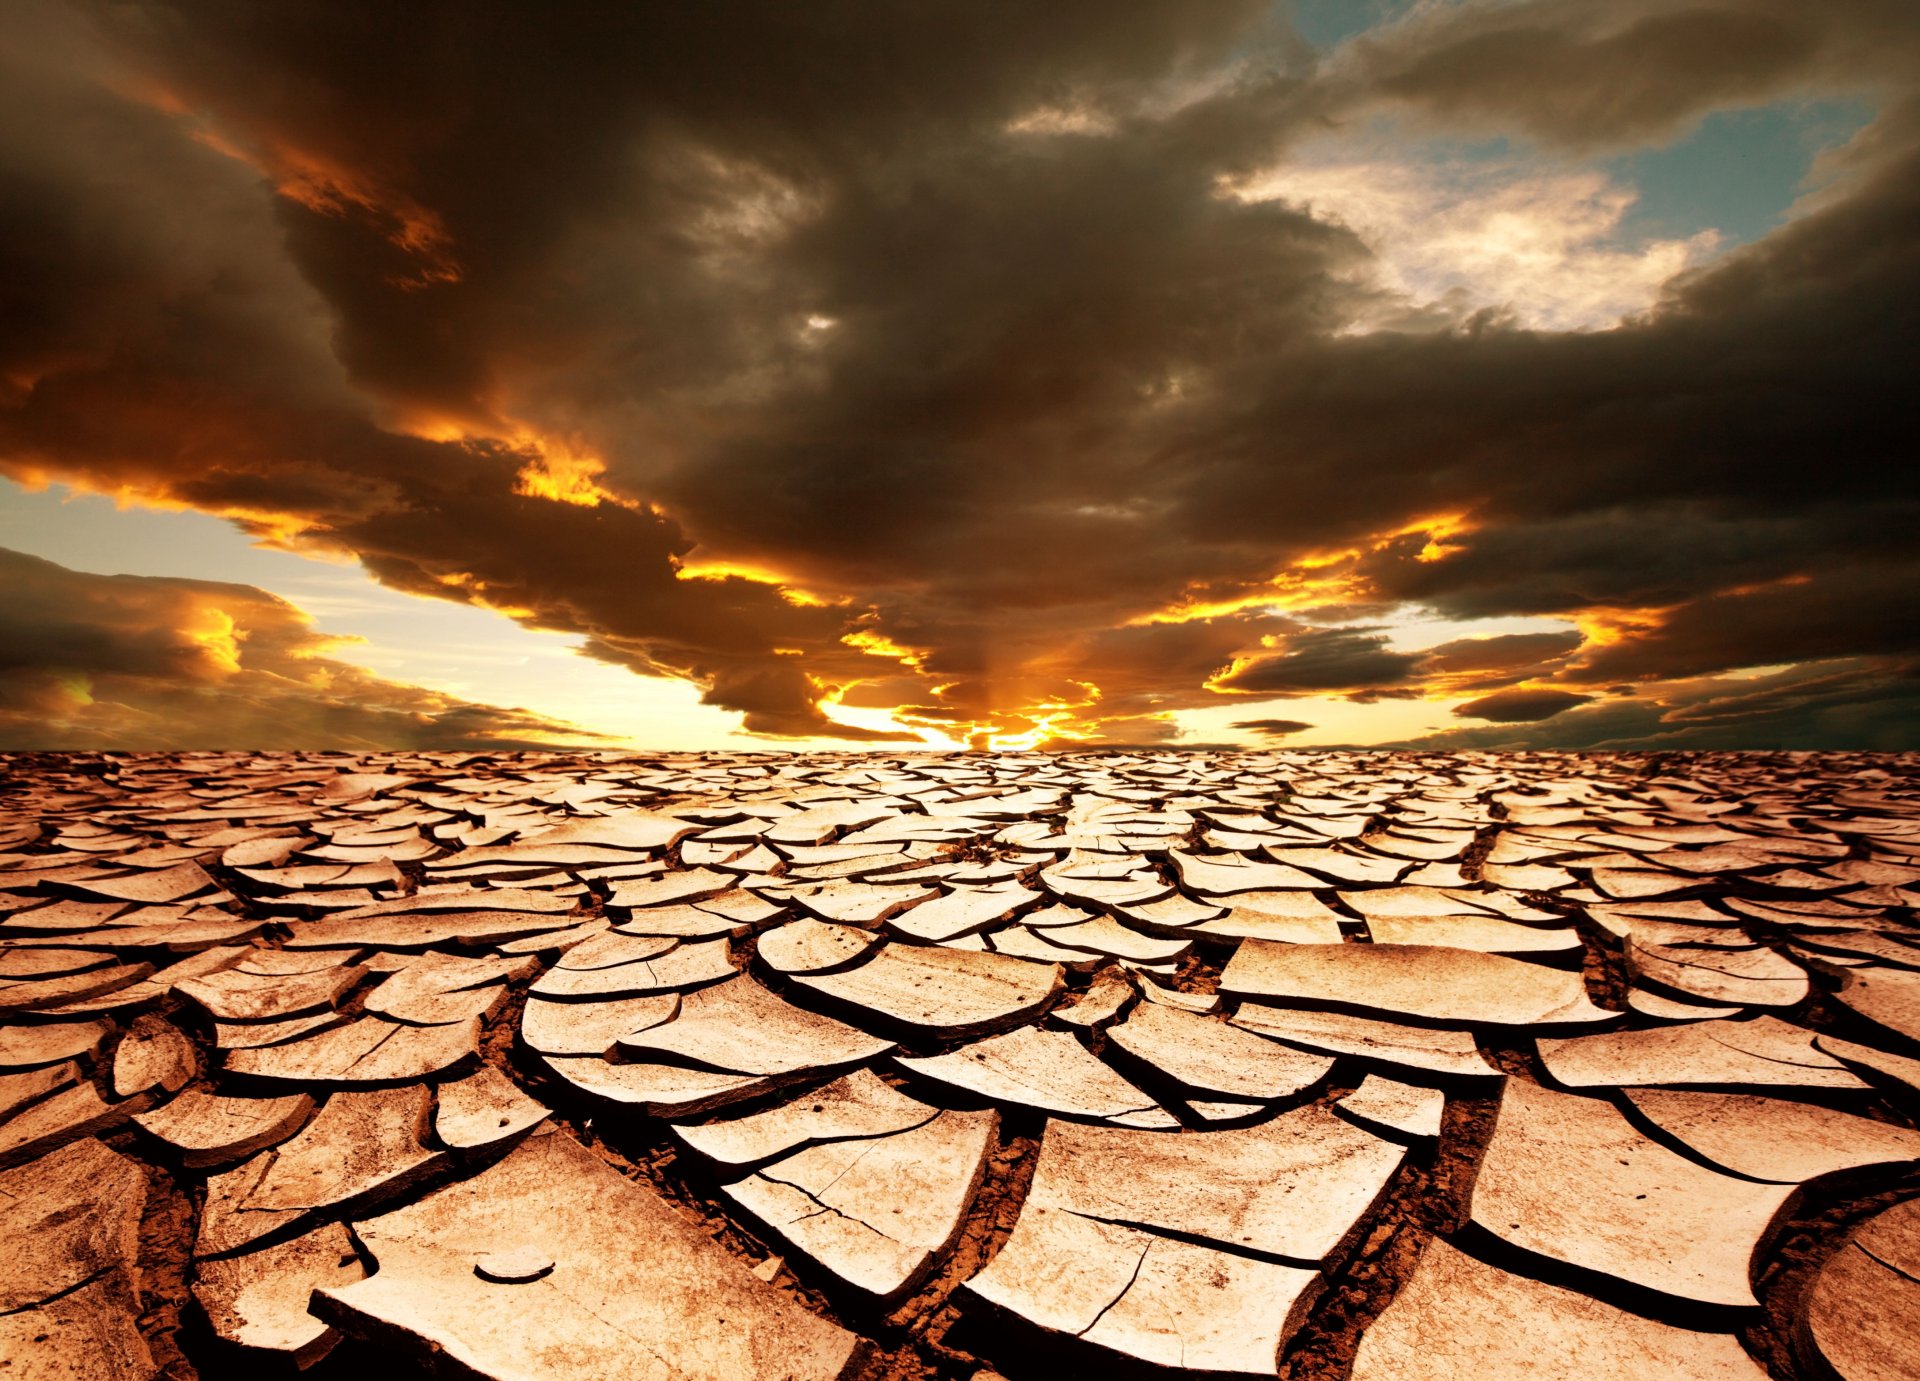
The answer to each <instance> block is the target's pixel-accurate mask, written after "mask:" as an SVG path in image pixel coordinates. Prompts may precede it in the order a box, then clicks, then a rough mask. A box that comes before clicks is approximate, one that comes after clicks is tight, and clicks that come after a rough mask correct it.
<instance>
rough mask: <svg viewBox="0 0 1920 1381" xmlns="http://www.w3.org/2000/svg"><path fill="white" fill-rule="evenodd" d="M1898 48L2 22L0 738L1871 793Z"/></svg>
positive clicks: (1901, 483)
mask: <svg viewBox="0 0 1920 1381" xmlns="http://www.w3.org/2000/svg"><path fill="white" fill-rule="evenodd" d="M1916 74H1920V8H1916V7H1915V6H1913V5H1912V4H1911V3H1910V0H1826V3H1822V4H1820V5H1806V4H1803V3H1794V2H1793V0H1714V3H1698V4H1695V3H1688V0H1616V2H1615V3H1611V4H1607V5H1594V4H1591V3H1586V2H1585V0H1298V2H1297V3H1292V4H1285V3H1283V4H1275V3H1271V2H1270V0H1184V2H1183V3H1180V4H1165V3H1150V2H1148V0H1139V2H1137V3H1136V2H1135V0H1054V2H1053V3H1050V4H1048V5H1045V6H1033V5H1027V4H1014V3H1007V2H1004V0H955V2H954V3H939V2H937V0H929V3H925V4H916V5H912V6H864V5H850V4H817V5H807V6H794V5H791V4H783V3H775V2H774V0H759V2H758V3H749V2H748V0H731V2H730V3H714V4H709V5H702V6H629V7H607V6H602V5H567V4H554V5H545V6H536V7H528V6H524V5H518V4H509V3H504V2H503V0H465V2H464V3H459V4H454V3H451V2H450V0H449V2H448V3H423V4H420V5H410V6H392V5H385V4H377V3H371V2H367V3H355V0H326V3H320V0H279V3H276V4H275V5H273V6H270V7H261V6H258V5H255V4H251V3H241V0H168V2H164V3H163V2H162V0H114V2H113V3H106V0H16V3H15V4H14V5H12V6H10V7H9V22H8V24H7V25H6V26H5V29H4V32H0V582H4V586H3V587H0V593H4V595H5V598H4V599H0V748H19V749H24V748H70V749H105V748H114V749H168V748H171V749H183V748H259V749H275V748H345V749H372V748H434V749H450V750H458V749H473V750H492V749H498V748H514V747H540V746H552V745H578V746H583V747H607V748H617V747H633V746H638V747H657V748H674V749H687V748H784V747H793V748H807V749H814V748H880V749H899V748H902V747H906V748H936V749H940V748H957V747H976V748H1027V747H1035V746H1041V747H1069V746H1076V745H1096V746H1097V745H1116V746H1170V747H1182V746H1185V747H1200V746H1213V745H1235V746H1248V747H1259V746H1275V745H1284V746H1288V747H1294V746H1302V747H1314V746H1367V747H1421V748H1436V749H1456V748H1481V749H1494V750H1510V749H1528V748H1579V749H1586V748H1601V749H1608V748H1675V749H1687V748H1702V749H1711V748H1794V749H1820V748H1887V749H1899V748H1911V747H1915V746H1920V743H1917V742H1916V740H1920V733H1916V727H1917V726H1920V655H1917V653H1920V569H1917V567H1920V554H1917V553H1920V545H1917V544H1916V543H1915V542H1914V541H1913V538H1912V533H1913V531H1914V528H1915V519H1916V516H1920V495H1917V494H1916V485H1915V468H1916V467H1915V465H1914V463H1913V461H1912V459H1911V449H1912V442H1911V435H1912V429H1913V425H1914V421H1915V414H1914V404H1913V401H1912V400H1913V399H1914V398H1916V397H1920V381H1916V379H1915V377H1914V376H1915V373H1916V369H1915V364H1914V360H1915V354H1916V352H1915V350H1914V344H1915V339H1916V333H1915V331H1914V324H1915V322H1914V318H1915V315H1916V309H1917V304H1920V235H1916V231H1917V230H1920V166H1916V165H1920V76H1916Z"/></svg>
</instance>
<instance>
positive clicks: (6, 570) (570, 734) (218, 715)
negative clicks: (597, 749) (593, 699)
mask: <svg viewBox="0 0 1920 1381" xmlns="http://www.w3.org/2000/svg"><path fill="white" fill-rule="evenodd" d="M333 646H334V643H333V640H331V639H329V638H326V637H323V636H321V635H319V634H317V633H315V632H314V631H313V628H312V626H311V624H310V623H309V621H308V619H307V617H306V615H304V614H302V613H301V612H300V611H299V610H298V609H296V608H294V607H293V606H292V605H290V604H288V603H287V602H286V601H284V600H281V599H277V598H275V597H274V596H273V595H270V594H268V593H267V592H266V591H264V590H257V589H254V588H253V587H252V586H249V585H227V584H221V583H217V582H214V581H207V580H175V579H163V578H159V577H153V576H103V575H85V574H82V573H80V572H77V571H70V570H68V569H66V568H65V567H64V566H58V565H55V564H54V563H53V562H51V561H43V560H41V559H39V558H38V557H33V556H23V555H21V554H19V553H17V552H11V551H6V550H0V748H3V749H6V750H17V749H33V748H67V747H71V746H73V745H74V744H76V743H86V744H89V745H92V746H95V747H99V748H117V749H190V748H219V747H224V746H228V745H231V744H234V743H245V744H247V745H249V746H251V747H256V748H261V749H295V748H305V749H336V748H338V749H365V748H376V747H398V748H420V749H458V748H524V747H538V746H541V745H542V744H545V745H552V744H554V743H556V742H571V743H580V742H582V741H590V740H591V739H592V738H593V737H594V736H593V735H591V734H586V733H583V732H582V731H581V730H580V729H578V728H575V727H574V726H572V725H568V724H562V723H558V722H556V721H553V720H549V719H545V718H542V717H541V716H539V715H535V714H530V713H528V712H527V711H525V710H515V709H503V708H500V707H498V706H493V705H480V704H475V703H473V702H472V701H468V700H462V699H460V698H458V697H456V696H451V695H443V694H440V693H438V692H434V691H426V690H422V689H420V688H419V687H417V686H407V685H400V684H396V683H394V682H391V681H386V680H383V679H381V678H380V677H378V676H374V675H372V674H371V673H369V672H367V671H364V670H362V669H361V668H359V667H355V666H351V665H349V664H348V663H345V662H342V661H339V660H337V659H334V658H331V657H328V656H326V655H325V654H326V653H327V652H328V651H329V650H330V649H331V648H332V647H333Z"/></svg>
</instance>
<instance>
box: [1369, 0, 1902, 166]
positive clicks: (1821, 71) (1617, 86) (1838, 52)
mask: <svg viewBox="0 0 1920 1381" xmlns="http://www.w3.org/2000/svg"><path fill="white" fill-rule="evenodd" d="M1915 56H1916V42H1915V32H1914V24H1913V12H1912V9H1911V7H1910V6H1908V5H1906V4H1905V3H1903V0H1831V3H1823V4H1819V5H1807V4H1801V3H1798V0H1742V3H1734V4H1729V3H1724V0H1710V2H1709V3H1699V4H1688V3H1677V4H1676V3H1674V0H1612V3H1609V4H1605V5H1594V4H1589V3H1586V0H1519V3H1514V4H1460V5H1438V6H1432V7H1423V8H1422V9H1420V10H1418V11H1416V12H1415V13H1414V14H1413V15H1412V16H1411V17H1410V18H1409V19H1407V20H1405V21H1403V22H1401V23H1399V24H1396V25H1393V26H1391V27H1389V28H1387V29H1385V30H1381V31H1378V32H1376V33H1373V34H1369V35H1364V36H1362V37H1361V38H1359V39H1358V40H1356V41H1355V42H1354V43H1353V44H1352V45H1351V46H1350V48H1349V49H1347V50H1346V51H1345V52H1344V53H1342V54H1341V56H1340V60H1339V61H1338V63H1337V67H1338V68H1339V75H1340V77H1341V78H1342V79H1343V81H1344V82H1345V83H1348V84H1350V85H1349V87H1348V89H1350V90H1351V91H1352V92H1353V93H1356V96H1359V97H1362V98H1372V99H1375V100H1382V99H1384V100H1388V101H1395V102H1404V103H1406V104H1408V105H1411V106H1414V107H1416V108H1418V109H1422V110H1425V111H1427V112H1429V113H1430V114H1432V115H1434V116H1437V117H1440V118H1442V119H1445V120H1447V121H1449V122H1452V123H1456V124H1466V125H1470V126H1478V127H1480V128H1483V129H1486V130H1490V131H1492V132H1495V133H1500V134H1514V133H1523V134H1526V135H1530V136H1532V137H1534V138H1539V139H1544V140H1548V141H1550V142H1553V143H1555V144H1559V145H1563V146H1569V147H1573V148H1583V149H1584V148H1591V147H1596V146H1607V145H1613V144H1619V143H1623V142H1627V141H1630V140H1654V141H1662V140H1665V139H1667V138H1669V137H1671V136H1672V135H1674V134H1675V133H1677V132H1679V131H1680V130H1681V129H1682V128H1684V127H1685V126H1686V125H1687V124H1689V123H1691V122H1692V121H1693V120H1695V119H1697V118H1698V117H1699V116H1701V115H1703V114H1705V113H1706V112H1708V111H1710V110H1713V109H1716V108H1723V107H1728V106H1741V105H1749V104H1757V103H1760V102H1763V101H1766V100H1769V99H1772V98H1774V97H1777V96H1780V95H1785V94H1792V93H1795V92H1799V91H1802V90H1805V89H1807V88H1808V87H1811V86H1815V85H1820V86H1825V87H1829V88H1831V87H1839V88H1842V89H1845V88H1848V87H1852V88H1856V89H1860V88H1865V89H1872V88H1875V87H1879V86H1883V85H1884V84H1886V83H1888V82H1889V81H1891V82H1905V81H1907V80H1909V79H1910V78H1911V74H1912V70H1911V63H1912V62H1913V60H1914V58H1915Z"/></svg>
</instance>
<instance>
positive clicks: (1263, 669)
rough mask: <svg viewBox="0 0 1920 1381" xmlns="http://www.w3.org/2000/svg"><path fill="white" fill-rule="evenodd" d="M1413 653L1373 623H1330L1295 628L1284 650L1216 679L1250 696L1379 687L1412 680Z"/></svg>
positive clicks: (1417, 663) (1416, 661)
mask: <svg viewBox="0 0 1920 1381" xmlns="http://www.w3.org/2000/svg"><path fill="white" fill-rule="evenodd" d="M1419 666H1420V658H1419V656H1418V655H1416V654H1414V653H1408V652H1395V651H1393V650H1392V649H1391V648H1389V647H1388V646H1387V635H1386V634H1384V633H1381V632H1379V631H1378V630H1376V629H1371V628H1326V629H1315V630H1313V631H1310V632H1305V633H1296V634H1294V635H1293V636H1292V637H1290V638H1288V639H1287V643H1286V647H1285V649H1284V650H1283V651H1280V652H1276V653H1274V654H1273V655H1271V656H1265V657H1255V658H1253V659H1252V660H1250V661H1248V662H1246V663H1245V664H1243V665H1241V666H1238V667H1236V668H1234V669H1233V670H1232V671H1231V672H1229V673H1228V674H1227V675H1225V676H1222V677H1220V678H1219V679H1218V680H1217V681H1215V682H1214V684H1215V685H1216V686H1218V687H1219V688H1220V689H1221V690H1224V691H1233V692H1237V693H1240V694H1245V695H1260V694H1265V695H1316V694H1325V693H1328V692H1357V693H1362V694H1365V693H1369V692H1379V691H1381V690H1382V689H1386V688H1394V687H1398V686H1400V685H1403V684H1405V683H1408V682H1411V681H1412V680H1413V677H1414V673H1415V671H1416V670H1417V669H1418V668H1419Z"/></svg>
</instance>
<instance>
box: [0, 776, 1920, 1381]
mask: <svg viewBox="0 0 1920 1381" xmlns="http://www.w3.org/2000/svg"><path fill="white" fill-rule="evenodd" d="M1916 903H1920V756H1915V755H1864V754H1688V755H1659V754H1621V755H1584V756H1582V755H1558V754H1537V755H1514V756H1500V755H1474V754H1465V755H1414V754H1335V753H1314V752H1304V751H1302V752H1271V753H1239V754H1234V753H1225V754H1199V753H1195V754H1178V753H1136V754H1122V753H1107V754H1096V753H1087V754H1076V755H1060V756H1039V755H998V756H973V755H901V756H877V755H867V754H858V755H856V754H845V755H838V754H821V755H802V756H796V755H783V754H751V753H742V754H614V753H597V754H580V753H551V754H527V753H503V754H424V755H399V754H365V755H340V754H314V755H290V754H258V755H248V754H169V755H123V756H99V755H57V754H48V755H15V756H11V757H6V758H0V917H4V919H0V1242H4V1243H5V1245H6V1252H5V1254H4V1258H0V1378H6V1377H14V1378H18V1377H42V1376H46V1377H53V1376H60V1377H68V1376H84V1377H103V1378H120V1377H150V1376H167V1377H173V1378H189V1377H194V1376H205V1377H224V1376H230V1375H231V1376H239V1375H246V1376H259V1375H263V1374H265V1375H275V1374H286V1375H293V1374H300V1373H304V1374H305V1375H307V1376H310V1377H330V1376H341V1377H344V1376H347V1375H349V1374H359V1373H363V1372H364V1371H365V1369H366V1368H368V1367H373V1368H376V1369H378V1373H379V1374H383V1375H407V1374H410V1373H411V1374H419V1375H447V1376H461V1377H468V1376H482V1377H502V1378H504V1377H575V1376H577V1377H582V1378H608V1377H644V1378H671V1377H712V1378H728V1379H729V1381H732V1379H734V1378H742V1377H794V1378H814V1377H836V1376H847V1377H866V1378H921V1377H926V1378H932V1377H955V1378H967V1377H981V1378H983V1381H986V1379H987V1378H993V1377H996V1376H1001V1377H1008V1378H1020V1377H1026V1376H1057V1375H1062V1374H1065V1375H1075V1374H1083V1373H1092V1372H1094V1371H1095V1370H1097V1371H1098V1372H1100V1373H1101V1374H1114V1375H1123V1376H1124V1375H1135V1374H1137V1375H1186V1374H1194V1375H1236V1376H1238V1375H1244V1376H1274V1375H1278V1376H1283V1377H1293V1378H1309V1377H1311V1378H1335V1377H1349V1376H1351V1377H1354V1378H1359V1379H1360V1381H1387V1379H1388V1378H1393V1379H1394V1381H1400V1379H1401V1378H1435V1379H1436V1381H1439V1379H1442V1378H1446V1379H1451V1378H1461V1379H1462V1381H1466V1378H1472V1379H1473V1381H1486V1378H1499V1377H1507V1376H1527V1377H1568V1378H1572V1377H1576V1376H1577V1377H1581V1378H1583V1379H1584V1378H1592V1377H1596V1376H1598V1377H1610V1376H1648V1377H1654V1376H1658V1377H1672V1378H1694V1377H1699V1378H1708V1377H1711V1378H1723V1377H1724V1378H1758V1377H1763V1376H1771V1377H1776V1378H1800V1377H1809V1378H1811V1377H1830V1376H1835V1375H1837V1376H1840V1377H1845V1378H1861V1379H1863V1381H1864V1378H1875V1379H1876V1381H1878V1379H1879V1378H1893V1377H1915V1376H1920V1342H1917V1341H1916V1340H1917V1339H1920V1131H1916V1130H1915V1123H1914V1117H1915V1114H1916V1112H1920V927H1917V926H1916V923H1915V913H1914V907H1915V905H1916Z"/></svg>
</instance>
